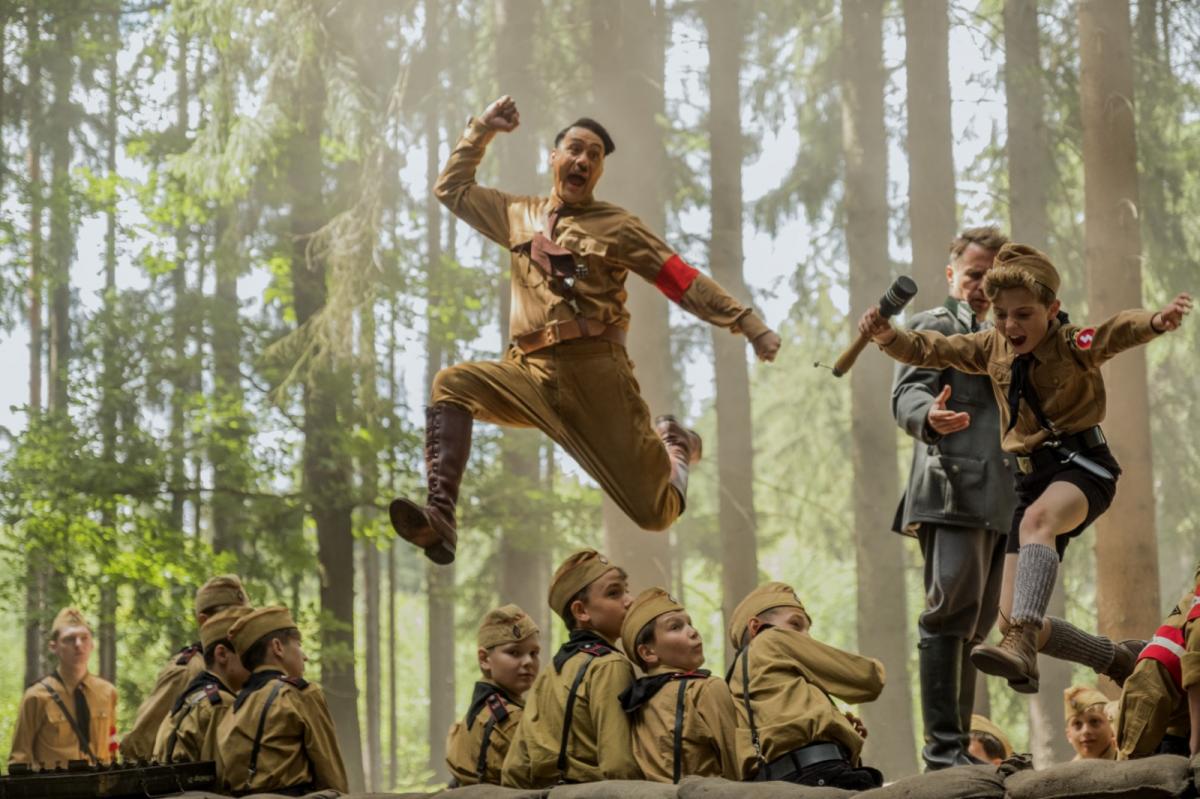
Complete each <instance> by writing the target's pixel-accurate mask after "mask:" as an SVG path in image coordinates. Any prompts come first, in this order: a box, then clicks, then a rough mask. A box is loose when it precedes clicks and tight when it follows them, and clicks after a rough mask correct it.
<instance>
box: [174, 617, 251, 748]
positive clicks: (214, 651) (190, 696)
mask: <svg viewBox="0 0 1200 799" xmlns="http://www.w3.org/2000/svg"><path fill="white" fill-rule="evenodd" d="M253 610H254V608H251V607H249V606H247V605H237V606H234V607H231V608H229V609H227V610H223V611H221V612H220V613H217V614H216V615H214V616H213V617H212V618H210V619H209V620H208V621H206V622H205V623H204V626H202V627H201V628H200V646H201V649H202V651H203V653H204V671H202V672H200V674H199V676H197V677H196V678H195V679H194V680H192V681H191V682H190V683H189V684H188V685H187V687H186V688H184V690H183V693H181V694H180V695H179V698H178V699H176V700H175V704H174V705H173V706H172V707H171V711H170V712H169V713H168V714H167V715H166V717H165V718H164V719H163V721H162V724H161V725H159V728H158V735H157V736H156V738H155V741H154V759H155V760H157V761H158V762H160V763H178V762H186V763H197V762H200V761H202V760H216V759H217V729H218V727H219V725H220V723H221V719H223V718H224V717H225V714H226V713H228V712H229V711H230V709H231V708H232V707H233V702H234V699H235V698H236V696H237V692H238V691H240V690H241V689H242V685H243V684H245V682H246V679H247V678H248V677H249V676H250V672H248V671H246V667H245V666H243V665H242V661H241V660H240V659H238V656H237V652H235V651H234V649H233V642H232V641H230V640H229V628H230V627H232V626H233V625H234V623H235V622H236V621H237V620H238V619H240V618H242V617H243V616H246V615H249V614H250V613H251V612H252V611H253Z"/></svg>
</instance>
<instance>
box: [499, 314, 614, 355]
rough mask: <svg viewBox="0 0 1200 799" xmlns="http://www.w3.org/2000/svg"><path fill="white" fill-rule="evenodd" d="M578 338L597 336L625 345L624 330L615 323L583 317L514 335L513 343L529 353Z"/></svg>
mask: <svg viewBox="0 0 1200 799" xmlns="http://www.w3.org/2000/svg"><path fill="white" fill-rule="evenodd" d="M580 338H598V339H603V340H604V341H611V342H613V343H614V344H620V345H621V346H622V347H624V346H625V331H624V330H622V329H621V328H619V327H617V326H616V325H609V324H605V323H604V322H600V321H597V320H595V319H584V318H583V317H577V318H575V319H567V320H565V321H562V322H552V323H551V324H548V325H546V326H545V327H543V328H539V329H537V330H534V331H532V332H529V333H525V334H524V335H521V336H517V337H515V338H514V339H513V343H514V344H516V345H517V347H518V348H519V349H520V350H521V352H523V353H525V354H526V355H529V354H530V353H533V352H537V351H538V350H544V349H546V348H547V347H553V346H554V345H555V344H561V343H562V342H564V341H573V340H575V339H580Z"/></svg>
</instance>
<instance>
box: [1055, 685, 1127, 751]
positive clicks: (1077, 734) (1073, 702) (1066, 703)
mask: <svg viewBox="0 0 1200 799" xmlns="http://www.w3.org/2000/svg"><path fill="white" fill-rule="evenodd" d="M1063 717H1064V719H1065V720H1066V724H1067V743H1069V744H1070V745H1071V748H1072V749H1074V750H1075V757H1074V758H1073V759H1074V760H1116V759H1117V740H1116V733H1114V732H1113V726H1112V720H1111V719H1109V717H1108V697H1107V696H1105V695H1104V694H1102V693H1100V691H1098V690H1097V689H1095V688H1092V687H1091V686H1087V685H1072V686H1071V687H1070V688H1068V689H1066V690H1065V691H1063Z"/></svg>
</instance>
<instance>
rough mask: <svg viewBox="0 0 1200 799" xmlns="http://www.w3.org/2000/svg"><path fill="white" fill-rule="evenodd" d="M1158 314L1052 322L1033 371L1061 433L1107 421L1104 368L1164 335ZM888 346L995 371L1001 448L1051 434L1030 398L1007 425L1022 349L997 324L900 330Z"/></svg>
mask: <svg viewBox="0 0 1200 799" xmlns="http://www.w3.org/2000/svg"><path fill="white" fill-rule="evenodd" d="M1152 318H1154V312H1152V311H1141V310H1137V311H1122V312H1121V313H1119V314H1117V315H1116V316H1114V317H1112V318H1111V319H1109V320H1108V321H1106V322H1104V323H1102V324H1101V325H1100V326H1098V327H1088V326H1081V325H1075V324H1061V323H1060V322H1059V321H1057V320H1055V321H1053V322H1051V324H1050V329H1049V330H1048V331H1047V332H1046V337H1045V338H1044V339H1042V341H1041V342H1040V343H1039V344H1038V345H1037V347H1036V348H1035V349H1034V350H1033V359H1034V361H1033V365H1032V368H1031V369H1030V371H1029V376H1030V380H1032V382H1033V387H1034V390H1035V391H1036V392H1037V395H1038V400H1039V401H1040V403H1041V405H1042V410H1043V411H1044V412H1045V414H1046V416H1047V418H1048V419H1049V420H1050V422H1051V424H1053V425H1054V427H1055V428H1056V430H1057V431H1058V432H1059V433H1060V434H1063V435H1070V434H1072V433H1079V432H1082V431H1084V430H1086V429H1088V428H1089V427H1092V426H1094V425H1098V424H1100V422H1102V421H1103V420H1104V411H1105V393H1104V378H1103V376H1102V375H1101V374H1100V367H1101V365H1103V364H1104V363H1105V362H1106V361H1108V360H1109V359H1110V358H1112V357H1113V356H1114V355H1116V354H1117V353H1119V352H1122V351H1123V350H1127V349H1129V348H1131V347H1136V346H1138V345H1139V344H1145V343H1146V342H1148V341H1150V340H1151V339H1153V338H1155V337H1156V336H1158V335H1159V334H1158V333H1157V332H1155V330H1154V328H1153V327H1151V326H1150V320H1151V319H1152ZM882 349H883V351H884V352H886V353H887V354H888V355H890V356H891V357H893V358H895V359H896V360H898V361H901V362H903V363H908V364H912V365H914V366H928V367H932V368H935V369H946V368H952V369H957V370H959V371H960V372H967V373H969V374H986V375H988V376H989V377H990V378H991V379H992V393H993V394H995V397H996V402H997V404H998V405H999V406H1000V430H1001V433H1000V436H1001V447H1002V448H1003V449H1004V451H1005V452H1013V453H1016V454H1019V455H1027V454H1029V453H1030V452H1032V451H1033V450H1034V449H1036V448H1037V446H1038V445H1039V444H1042V443H1043V442H1045V441H1047V440H1048V439H1049V438H1050V437H1051V435H1052V434H1051V433H1050V432H1048V431H1046V430H1044V429H1042V427H1041V425H1039V424H1038V420H1037V417H1036V416H1034V413H1033V411H1032V410H1031V409H1030V408H1029V406H1028V404H1027V403H1025V402H1024V401H1022V402H1021V405H1020V410H1019V412H1018V415H1017V424H1016V426H1014V427H1013V428H1012V429H1011V430H1009V429H1008V423H1009V419H1010V417H1011V414H1010V412H1009V409H1008V389H1009V385H1010V384H1011V383H1012V365H1013V360H1014V359H1015V357H1016V353H1014V352H1013V348H1012V345H1011V344H1010V343H1009V341H1008V338H1007V337H1005V335H1004V334H1003V333H1002V332H1001V331H999V330H997V329H996V328H989V329H988V330H981V331H979V332H978V333H960V334H957V335H953V336H946V335H943V334H942V333H939V332H937V331H936V330H897V331H896V338H895V339H893V340H892V342H891V343H890V344H888V345H887V346H886V347H883V348H882ZM1005 431H1007V432H1005Z"/></svg>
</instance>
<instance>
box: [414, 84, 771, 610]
mask: <svg viewBox="0 0 1200 799" xmlns="http://www.w3.org/2000/svg"><path fill="white" fill-rule="evenodd" d="M519 122H520V115H519V114H518V113H517V107H516V103H515V102H514V101H513V99H512V98H511V97H508V96H505V97H501V98H500V99H499V100H496V101H495V102H494V103H492V104H491V105H490V106H488V109H487V110H486V111H485V112H484V113H483V115H482V116H481V117H479V118H478V119H472V120H471V121H470V123H469V124H468V126H467V130H466V131H465V133H464V134H463V137H462V138H461V139H459V141H458V144H457V145H455V147H454V151H453V152H452V153H451V154H450V160H449V161H448V162H447V164H446V166H445V168H444V169H443V170H442V174H441V176H440V177H439V178H438V182H437V186H436V187H435V193H436V194H437V197H438V199H439V200H441V201H442V202H443V203H444V204H445V205H446V206H447V207H448V208H449V209H450V210H451V211H452V212H453V213H454V214H455V215H456V216H458V217H459V218H460V219H462V220H463V221H464V222H466V223H467V224H469V225H471V227H473V228H475V229H476V230H478V231H479V232H480V233H482V234H483V235H484V236H486V237H487V238H489V239H491V240H492V241H494V242H496V243H497V244H499V245H500V246H502V247H504V248H506V249H508V250H510V251H511V253H512V316H511V322H510V332H511V337H512V346H511V347H510V348H509V350H508V352H507V354H506V355H505V357H504V360H503V361H500V362H477V363H464V364H459V365H457V366H452V367H450V368H448V369H443V370H442V371H440V372H438V374H437V376H436V377H435V378H434V382H433V396H432V398H431V401H430V406H429V408H428V409H427V410H426V428H425V468H426V477H427V481H428V498H427V500H426V502H425V503H424V504H423V505H422V504H419V503H414V502H410V501H408V500H404V499H399V500H396V501H395V502H393V503H392V507H391V519H392V525H393V526H394V527H395V529H396V532H397V533H399V534H400V535H401V536H402V537H403V538H405V539H407V540H408V541H411V542H412V543H414V544H416V545H417V546H419V547H421V548H422V549H424V550H425V553H426V555H428V556H429V557H430V558H431V559H432V560H434V561H435V562H437V563H449V562H451V561H452V560H454V552H455V546H456V542H457V522H456V519H455V507H456V503H457V501H458V489H459V483H460V482H461V480H462V475H463V470H464V468H465V466H466V462H467V457H468V455H469V453H470V446H471V427H472V424H473V422H474V420H475V419H480V420H483V421H486V422H492V423H495V424H502V425H509V426H514V427H537V428H539V429H541V430H543V431H544V432H545V433H546V434H547V435H549V436H550V437H551V438H552V439H554V441H555V442H556V443H558V444H559V445H561V446H562V447H563V448H564V449H565V450H566V451H567V452H569V453H570V454H571V455H572V457H574V458H575V460H576V461H578V462H579V464H580V465H581V466H582V467H583V468H584V469H585V470H586V471H587V472H588V474H590V475H591V476H592V477H593V478H594V479H595V480H596V481H597V482H598V483H599V484H600V485H601V487H603V488H604V490H605V492H606V493H607V494H608V495H609V496H611V497H612V498H613V500H614V501H615V502H616V503H617V505H619V506H620V507H621V509H622V510H623V511H624V512H625V513H626V515H628V516H629V517H630V518H631V519H632V520H633V521H634V522H635V523H637V524H638V525H639V526H640V527H643V528H645V529H648V530H662V529H665V528H666V527H668V526H670V525H671V523H672V522H674V521H675V519H676V518H677V517H678V516H679V514H680V513H682V512H683V508H684V501H685V498H686V494H687V475H688V467H689V464H690V463H693V462H695V461H696V460H698V459H699V457H700V450H701V443H700V438H699V436H697V435H696V434H695V433H694V432H693V431H690V430H687V429H685V428H684V427H683V426H681V425H680V424H679V423H678V422H676V421H675V419H674V418H672V417H669V416H664V417H659V419H658V420H656V421H655V422H653V423H652V422H651V419H650V413H649V410H648V409H647V407H646V403H645V401H644V400H643V399H642V397H641V394H640V393H639V389H638V384H637V381H636V380H635V379H634V375H633V365H632V364H631V363H630V361H629V358H628V357H627V356H626V354H625V346H624V342H625V336H626V332H627V331H628V329H629V325H630V318H629V312H628V310H627V309H626V307H625V296H626V294H625V279H626V276H627V275H628V273H629V272H634V273H635V274H637V275H638V276H639V277H642V278H644V279H645V280H648V281H649V282H651V283H653V284H654V285H655V286H657V287H658V288H659V290H660V291H662V292H663V293H664V294H665V295H666V296H667V297H669V298H671V299H672V300H674V301H675V302H677V303H678V304H679V305H680V306H682V307H683V308H684V309H685V310H687V311H689V312H690V313H692V314H695V315H696V316H698V317H700V318H701V319H703V320H705V321H707V322H709V323H711V324H714V325H718V326H720V327H724V328H727V329H729V330H730V331H731V332H733V333H741V334H743V335H745V336H746V338H747V339H749V340H750V341H751V342H752V344H753V346H754V350H755V353H756V354H757V355H758V357H759V358H761V359H762V360H766V361H770V360H774V358H775V354H776V352H777V351H778V349H779V343H780V341H779V336H777V335H776V334H775V333H774V332H773V331H771V330H770V328H768V327H767V326H766V325H765V324H764V323H763V321H762V320H761V319H759V317H758V316H757V315H755V314H754V312H753V311H752V310H751V309H750V308H748V307H746V306H744V305H741V304H740V303H739V302H737V301H736V300H734V299H733V298H732V297H730V296H729V295H728V294H727V293H726V292H725V290H724V289H722V288H721V287H720V286H719V285H717V284H716V283H715V282H713V281H712V280H711V279H709V278H707V277H705V276H704V275H701V274H700V273H699V272H697V271H696V270H695V269H693V268H692V267H690V266H688V265H687V264H686V263H685V262H684V261H683V259H682V258H680V257H679V255H678V254H677V253H676V252H675V251H674V250H673V249H671V248H670V247H669V246H668V245H667V244H665V243H664V242H663V241H662V239H660V238H659V237H658V236H657V235H655V234H654V233H653V232H652V231H650V230H649V229H648V228H647V227H646V226H645V225H644V224H643V223H642V222H641V221H640V220H639V219H637V218H636V217H634V216H633V215H632V214H630V213H628V212H627V211H625V210H623V209H621V208H619V207H617V206H615V205H611V204H609V203H605V202H601V201H598V200H596V199H594V198H593V196H592V191H593V189H594V188H595V186H596V182H597V181H598V180H599V179H600V175H601V174H602V172H603V171H604V159H605V158H606V157H607V156H609V155H611V154H612V152H613V150H614V145H613V142H612V139H611V138H610V137H609V135H608V133H607V132H606V131H605V130H604V128H603V127H602V126H601V125H600V124H599V123H597V122H595V121H594V120H590V119H581V120H578V121H577V122H575V123H573V124H572V125H570V126H569V127H567V128H565V129H564V130H563V131H562V132H560V133H559V134H558V137H557V138H556V140H555V146H554V150H553V151H551V153H550V167H551V175H552V178H553V188H552V191H551V194H550V196H549V197H518V196H514V195H511V194H506V193H504V192H502V191H497V190H495V189H489V188H484V187H482V186H479V185H478V184H477V183H476V182H475V170H476V168H477V167H478V165H479V163H480V161H481V160H482V159H483V154H484V149H485V148H486V146H487V144H488V142H490V141H491V140H492V137H493V136H495V135H496V133H497V132H499V131H511V130H513V129H515V128H516V127H517V125H518V124H519ZM555 610H560V608H556V609H555Z"/></svg>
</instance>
